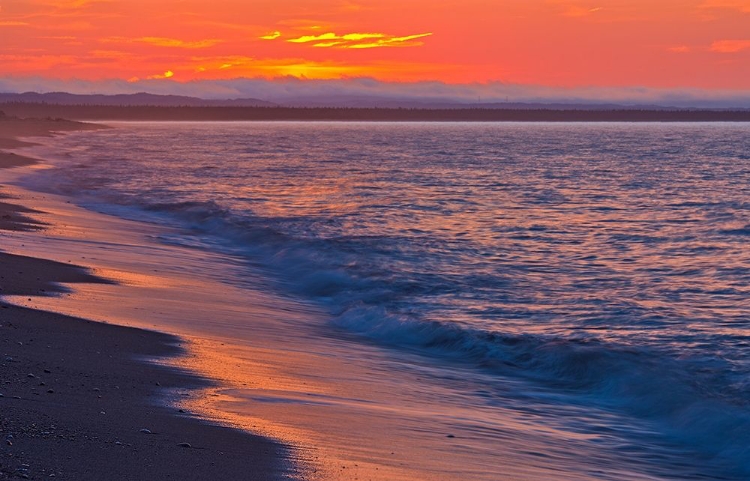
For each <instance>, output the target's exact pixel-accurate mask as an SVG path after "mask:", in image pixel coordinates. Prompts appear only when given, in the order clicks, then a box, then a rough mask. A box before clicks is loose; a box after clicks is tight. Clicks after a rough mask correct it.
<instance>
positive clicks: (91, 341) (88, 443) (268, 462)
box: [0, 119, 291, 480]
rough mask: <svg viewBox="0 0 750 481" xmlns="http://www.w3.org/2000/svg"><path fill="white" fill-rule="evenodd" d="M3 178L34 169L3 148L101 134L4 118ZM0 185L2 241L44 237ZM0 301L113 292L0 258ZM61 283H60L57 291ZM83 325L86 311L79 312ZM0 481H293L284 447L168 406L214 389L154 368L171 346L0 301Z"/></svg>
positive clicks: (71, 273)
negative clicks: (81, 287)
mask: <svg viewBox="0 0 750 481" xmlns="http://www.w3.org/2000/svg"><path fill="white" fill-rule="evenodd" d="M1 122H2V123H0V168H12V167H20V166H23V165H31V164H33V163H35V162H36V160H35V159H32V158H29V157H24V156H20V155H16V154H13V153H10V152H6V151H3V150H2V149H13V148H18V147H23V146H28V145H33V144H30V143H29V142H25V141H23V140H19V138H20V137H25V136H46V135H54V134H53V132H55V131H63V130H67V131H72V130H90V129H95V128H101V127H100V126H90V125H86V124H80V123H77V122H69V121H61V120H30V119H27V120H18V119H4V120H2V121H1ZM24 203H27V202H25V201H19V200H18V199H15V200H14V199H13V198H12V197H11V196H9V195H7V193H6V192H5V190H4V189H3V188H2V186H0V233H2V231H15V232H19V231H24V232H32V233H31V235H34V234H33V231H37V230H42V229H44V228H45V226H44V225H43V224H41V223H40V222H37V221H35V220H34V219H33V218H31V217H29V216H28V215H27V214H34V213H39V211H37V210H35V209H34V206H33V205H28V206H27V205H23V204H24ZM0 267H2V269H0V270H1V271H2V273H1V274H0V289H1V290H0V295H1V296H6V295H10V296H13V295H23V296H44V295H49V294H53V295H62V294H63V293H65V292H67V290H68V288H67V287H66V286H67V284H69V283H110V282H109V281H107V280H106V279H102V278H100V277H96V276H95V275H92V274H90V273H88V271H87V270H86V269H85V268H82V267H77V266H74V265H71V264H65V263H61V262H54V261H47V260H43V259H38V258H34V257H25V256H21V255H17V254H15V253H7V252H0ZM58 283H64V284H65V285H66V286H61V285H59V284H58ZM83 315H84V316H85V313H83ZM0 343H2V344H1V345H2V346H3V349H2V352H0V354H2V358H0V362H1V363H2V364H1V365H2V371H1V372H2V379H0V380H1V381H2V383H0V394H2V397H0V406H1V408H0V409H1V412H2V416H0V437H2V439H1V440H0V459H2V460H1V461H0V479H13V478H15V477H19V478H23V479H42V478H58V479H92V480H93V479H109V480H132V479H170V478H172V479H196V480H197V479H249V480H274V479H281V478H283V477H285V475H288V474H289V472H290V470H291V467H290V464H289V458H290V452H289V448H288V447H286V446H283V445H281V444H279V443H277V442H276V441H273V440H271V439H267V438H264V437H261V436H257V435H253V434H249V433H246V432H244V431H240V430H237V429H234V428H230V427H226V426H221V425H217V424H211V423H209V422H208V421H207V420H206V419H203V418H200V417H194V416H193V415H191V413H188V412H185V410H182V409H178V408H177V407H170V406H169V405H168V404H164V403H163V402H155V400H156V399H161V400H163V399H164V397H165V395H166V394H167V392H168V391H169V392H173V391H174V392H185V391H189V390H190V391H192V390H196V389H205V388H206V387H209V386H213V385H215V382H213V381H211V380H209V379H206V378H204V377H200V376H199V375H196V374H193V373H191V372H188V371H185V370H181V369H178V368H175V367H173V366H166V365H164V363H161V362H154V361H165V360H166V361H169V360H173V359H179V358H180V356H182V355H184V354H185V350H184V349H183V347H182V345H183V343H184V341H183V340H181V339H180V338H178V337H175V336H172V335H169V334H163V333H159V332H156V331H148V330H142V329H138V328H132V327H121V326H115V325H110V324H106V323H101V322H94V321H87V320H85V319H79V318H74V317H69V316H65V315H61V314H56V313H50V312H45V311H41V310H33V309H28V308H25V307H19V306H17V305H12V304H9V303H7V302H6V301H5V300H3V299H2V298H0Z"/></svg>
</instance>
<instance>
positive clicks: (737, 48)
mask: <svg viewBox="0 0 750 481" xmlns="http://www.w3.org/2000/svg"><path fill="white" fill-rule="evenodd" d="M748 49H750V40H717V41H716V42H714V43H712V44H711V47H710V50H711V51H712V52H718V53H737V52H742V51H743V50H748Z"/></svg>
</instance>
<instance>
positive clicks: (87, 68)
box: [0, 0, 750, 90]
mask: <svg viewBox="0 0 750 481" xmlns="http://www.w3.org/2000/svg"><path fill="white" fill-rule="evenodd" d="M263 37H265V38H263ZM285 75H292V76H299V77H307V78H347V77H374V78H377V79H380V80H387V81H416V80H440V81H444V82H448V83H468V82H490V81H502V82H508V83H519V84H537V85H550V86H566V87H571V86H646V87H667V88H673V87H698V88H706V89H741V90H742V89H748V88H750V0H606V1H605V0H598V1H597V0H591V1H587V0H581V1H576V0H573V1H567V0H378V1H375V0H0V77H8V76H16V77H17V76H41V77H47V78H63V79H70V78H80V79H87V80H98V79H113V78H119V79H133V80H135V79H147V78H170V79H171V80H173V81H187V80H193V79H226V78H237V77H265V78H273V77H278V76H285Z"/></svg>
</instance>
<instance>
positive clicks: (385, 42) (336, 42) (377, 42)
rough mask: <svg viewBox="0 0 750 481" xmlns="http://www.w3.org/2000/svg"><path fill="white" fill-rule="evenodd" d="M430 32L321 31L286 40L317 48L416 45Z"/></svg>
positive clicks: (420, 43)
mask: <svg viewBox="0 0 750 481" xmlns="http://www.w3.org/2000/svg"><path fill="white" fill-rule="evenodd" d="M430 35H432V33H431V32H430V33H420V34H416V35H407V36H403V37H397V36H395V35H388V34H385V33H374V32H373V33H347V34H344V35H338V34H336V33H333V32H327V33H322V34H320V35H303V36H301V37H296V38H290V39H288V40H287V42H290V43H299V44H312V46H313V47H318V48H328V47H335V48H349V49H365V48H380V47H417V46H420V45H422V42H416V41H415V40H417V39H420V38H424V37H429V36H430Z"/></svg>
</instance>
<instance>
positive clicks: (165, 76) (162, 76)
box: [146, 70, 174, 80]
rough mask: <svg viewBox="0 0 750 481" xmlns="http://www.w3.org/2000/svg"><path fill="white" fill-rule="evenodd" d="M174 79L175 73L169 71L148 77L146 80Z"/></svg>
mask: <svg viewBox="0 0 750 481" xmlns="http://www.w3.org/2000/svg"><path fill="white" fill-rule="evenodd" d="M172 77H174V72H172V71H171V70H167V71H166V72H164V73H163V74H157V75H150V76H148V77H146V79H147V80H164V79H168V78H172Z"/></svg>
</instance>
